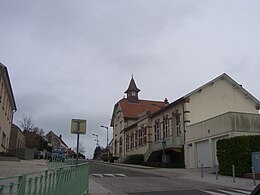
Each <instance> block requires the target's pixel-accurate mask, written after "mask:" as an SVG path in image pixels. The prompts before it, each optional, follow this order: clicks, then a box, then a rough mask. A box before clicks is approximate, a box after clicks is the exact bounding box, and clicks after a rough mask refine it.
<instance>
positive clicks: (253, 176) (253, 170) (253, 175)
mask: <svg viewBox="0 0 260 195" xmlns="http://www.w3.org/2000/svg"><path fill="white" fill-rule="evenodd" d="M251 169H252V178H253V184H254V186H256V181H255V169H254V167H251Z"/></svg>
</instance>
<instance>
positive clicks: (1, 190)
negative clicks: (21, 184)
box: [0, 185, 5, 195]
mask: <svg viewBox="0 0 260 195" xmlns="http://www.w3.org/2000/svg"><path fill="white" fill-rule="evenodd" d="M4 187H5V186H4V185H0V195H3V194H4Z"/></svg>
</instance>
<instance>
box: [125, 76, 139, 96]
mask: <svg viewBox="0 0 260 195" xmlns="http://www.w3.org/2000/svg"><path fill="white" fill-rule="evenodd" d="M129 91H135V92H139V91H141V90H140V89H138V88H137V86H136V84H135V81H134V78H133V76H132V79H131V81H130V84H129V86H128V89H127V90H126V91H125V93H128V92H129Z"/></svg>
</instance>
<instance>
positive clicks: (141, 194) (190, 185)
mask: <svg viewBox="0 0 260 195" xmlns="http://www.w3.org/2000/svg"><path fill="white" fill-rule="evenodd" d="M90 176H91V179H93V180H94V181H96V182H97V183H99V184H101V185H102V186H104V187H105V188H107V189H109V190H110V191H112V192H114V193H115V194H130V195H148V194H149V195H169V194H174V195H209V194H212V195H227V194H233V195H234V194H235V195H241V194H249V192H246V191H243V190H238V189H228V188H227V187H224V186H219V185H214V184H209V183H203V182H199V181H193V180H188V179H182V178H179V175H178V174H177V173H172V172H162V171H160V170H158V169H149V170H147V169H138V168H132V167H122V166H117V165H114V164H103V163H96V162H90Z"/></svg>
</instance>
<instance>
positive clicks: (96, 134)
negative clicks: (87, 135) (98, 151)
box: [92, 133, 98, 147]
mask: <svg viewBox="0 0 260 195" xmlns="http://www.w3.org/2000/svg"><path fill="white" fill-rule="evenodd" d="M92 135H93V136H96V139H95V140H94V141H96V142H97V143H96V145H97V147H98V135H97V134H95V133H93V134H92Z"/></svg>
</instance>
